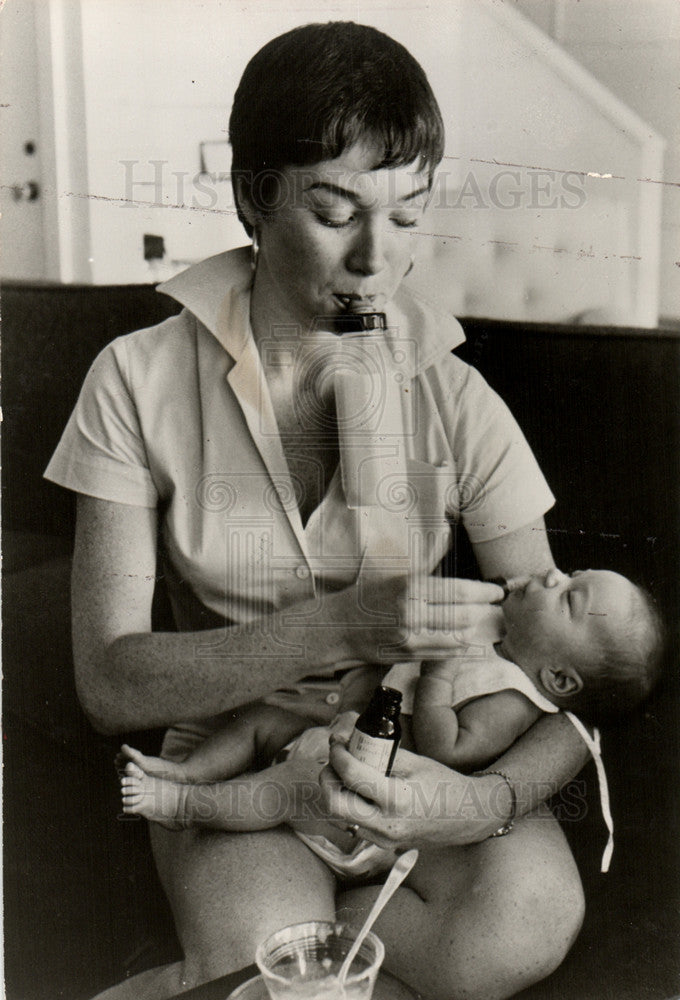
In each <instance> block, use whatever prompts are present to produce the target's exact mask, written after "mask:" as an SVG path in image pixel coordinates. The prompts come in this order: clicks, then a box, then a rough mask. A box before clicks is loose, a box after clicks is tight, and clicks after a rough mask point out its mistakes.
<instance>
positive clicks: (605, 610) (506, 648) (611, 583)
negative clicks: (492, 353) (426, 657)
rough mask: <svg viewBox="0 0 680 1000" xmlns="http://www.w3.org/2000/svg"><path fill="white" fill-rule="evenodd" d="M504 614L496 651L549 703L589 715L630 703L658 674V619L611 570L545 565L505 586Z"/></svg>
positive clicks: (594, 716) (637, 699)
mask: <svg viewBox="0 0 680 1000" xmlns="http://www.w3.org/2000/svg"><path fill="white" fill-rule="evenodd" d="M503 613H504V617H505V625H506V630H507V634H506V636H505V638H504V639H503V642H502V650H503V653H504V654H505V655H506V656H507V657H508V658H509V659H511V660H513V661H514V662H515V663H516V664H517V665H518V666H519V667H521V668H522V670H524V672H525V673H526V674H528V675H529V676H530V677H531V679H532V680H533V682H534V684H535V685H536V687H537V688H538V689H539V690H540V691H541V692H542V693H543V694H544V695H545V696H546V697H547V698H548V699H549V700H550V701H551V702H552V703H553V704H554V705H557V706H558V707H559V708H567V709H570V710H572V711H574V712H577V713H578V714H579V715H582V716H583V717H584V718H585V719H587V720H589V721H597V720H602V719H603V718H606V717H608V716H613V715H616V714H619V713H623V712H626V711H628V710H629V709H631V708H633V707H634V706H635V705H636V704H637V703H638V702H640V701H641V700H642V699H643V698H644V697H646V695H647V694H649V692H650V690H651V689H652V687H653V685H654V682H655V681H656V679H657V677H658V674H659V670H660V665H661V656H662V647H663V627H662V624H661V619H660V617H659V614H658V612H657V611H656V609H655V607H654V605H653V603H652V600H651V598H650V597H649V596H648V595H647V594H646V593H645V591H644V590H641V589H640V588H639V587H636V586H635V584H633V583H631V581H630V580H627V579H626V577H624V576H620V575H619V574H618V573H613V572H611V571H609V570H592V569H588V570H581V571H579V572H576V573H572V574H571V576H566V575H565V574H564V573H561V572H560V571H559V570H551V571H550V572H549V573H547V574H542V575H540V576H534V577H532V578H531V579H530V580H529V582H528V583H526V584H523V585H522V586H520V587H518V588H516V589H514V590H511V591H510V593H509V595H508V597H507V598H506V600H505V601H504V602H503Z"/></svg>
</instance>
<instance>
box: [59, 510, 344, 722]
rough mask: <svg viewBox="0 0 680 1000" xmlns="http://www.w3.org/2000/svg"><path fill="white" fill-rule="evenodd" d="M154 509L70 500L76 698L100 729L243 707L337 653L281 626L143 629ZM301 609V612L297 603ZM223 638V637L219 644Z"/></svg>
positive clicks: (317, 636) (314, 633) (314, 636)
mask: <svg viewBox="0 0 680 1000" xmlns="http://www.w3.org/2000/svg"><path fill="white" fill-rule="evenodd" d="M156 530H157V514H156V511H155V510H149V509H145V508H139V507H130V506H127V505H125V504H119V503H111V502H109V501H104V500H97V499H94V498H92V497H79V498H78V519H77V531H76V545H75V552H74V562H73V577H72V604H73V609H72V615H73V648H74V660H75V669H76V682H77V687H78V694H79V696H80V699H81V702H82V704H83V707H84V709H85V711H86V712H87V714H88V716H89V717H90V719H91V721H92V723H93V725H95V726H96V728H98V729H99V730H101V731H103V732H119V731H125V730H131V729H141V728H152V727H156V726H166V725H169V724H170V723H172V722H174V721H178V720H180V719H185V720H186V719H192V718H197V719H200V718H206V717H208V716H212V715H216V714H217V713H219V712H222V711H225V710H227V709H229V708H232V707H234V706H236V705H242V704H245V703H246V702H248V701H251V700H253V699H254V698H258V697H260V696H262V695H264V694H265V693H267V692H269V691H271V690H272V689H273V688H274V687H276V686H283V685H285V684H290V683H292V682H295V681H296V680H298V679H299V678H300V677H301V676H303V675H304V674H305V673H307V672H308V670H309V664H310V663H313V664H314V666H315V667H316V668H317V669H323V667H324V666H326V665H328V666H331V665H333V664H334V662H335V659H336V658H337V659H340V658H341V652H340V649H339V648H336V646H335V644H334V642H333V638H334V637H333V636H332V635H329V630H326V629H322V630H318V629H311V630H309V631H308V632H307V633H305V634H304V635H303V631H304V626H303V625H301V624H298V625H297V626H290V625H289V626H286V628H285V632H286V641H287V642H289V643H293V644H295V645H294V647H293V651H292V652H291V651H290V648H289V649H286V648H285V647H283V646H282V644H281V642H280V640H279V641H277V637H276V636H277V632H278V635H281V631H282V629H281V628H279V627H278V626H280V625H281V623H280V622H277V621H276V617H277V616H275V615H272V616H270V617H269V618H268V619H267V620H265V621H262V622H260V623H258V625H257V626H255V627H251V628H240V627H229V628H224V629H222V628H217V629H209V630H206V631H202V632H166V633H164V632H157V633H152V632H151V602H152V598H153V590H154V583H155V574H156ZM301 610H302V609H301ZM221 640H222V641H221Z"/></svg>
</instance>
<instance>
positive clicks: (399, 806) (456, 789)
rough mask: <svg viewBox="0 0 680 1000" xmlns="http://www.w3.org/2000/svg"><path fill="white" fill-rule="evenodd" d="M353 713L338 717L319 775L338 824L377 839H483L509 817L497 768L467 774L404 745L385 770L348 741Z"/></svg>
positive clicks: (402, 842) (385, 843)
mask: <svg viewBox="0 0 680 1000" xmlns="http://www.w3.org/2000/svg"><path fill="white" fill-rule="evenodd" d="M356 718H357V716H356V713H354V712H346V713H344V714H343V715H342V716H340V718H339V719H338V721H337V723H336V725H335V726H334V731H333V735H332V737H331V751H330V764H329V765H328V766H327V767H325V768H324V770H323V771H322V772H321V775H320V776H319V783H320V785H321V789H322V799H323V801H324V804H325V807H326V808H327V810H328V813H329V814H330V815H331V816H333V818H334V821H335V822H336V823H337V824H338V825H339V826H344V827H346V826H349V825H352V824H356V825H358V827H359V830H358V834H357V835H358V836H360V837H364V838H365V839H366V840H371V841H373V842H374V843H376V844H379V845H380V846H381V847H386V848H394V847H414V846H415V847H427V846H430V847H434V846H437V845H449V846H453V845H458V844H470V843H475V842H477V841H481V840H485V839H486V838H487V837H488V836H489V835H490V834H491V833H493V832H494V831H495V830H497V829H498V828H499V827H501V826H502V825H503V824H504V823H505V821H506V820H507V819H508V817H509V815H510V813H511V810H512V801H511V799H510V793H509V791H508V789H507V785H506V783H505V782H504V781H503V779H502V778H499V777H498V776H497V775H488V776H486V775H485V776H480V777H475V778H473V777H470V776H468V775H463V774H459V773H458V772H457V771H452V770H450V769H449V768H448V767H445V766H444V765H443V764H439V763H438V762H437V761H434V760H431V759H430V758H428V757H421V756H419V755H418V754H414V753H409V752H408V751H407V750H399V751H398V752H397V756H396V759H395V763H394V766H393V768H392V774H391V775H390V777H389V778H386V777H384V776H383V775H381V774H379V773H378V772H377V771H375V770H374V769H373V768H371V767H368V766H367V765H365V764H362V763H361V762H360V761H358V760H356V758H355V757H353V756H352V755H351V754H350V753H349V751H348V750H347V747H346V742H347V739H348V737H349V734H350V732H351V730H352V727H353V725H354V721H355V719H356Z"/></svg>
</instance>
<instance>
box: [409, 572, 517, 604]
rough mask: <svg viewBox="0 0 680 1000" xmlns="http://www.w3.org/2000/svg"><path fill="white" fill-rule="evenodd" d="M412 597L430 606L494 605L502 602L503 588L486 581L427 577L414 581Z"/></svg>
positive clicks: (450, 577)
mask: <svg viewBox="0 0 680 1000" xmlns="http://www.w3.org/2000/svg"><path fill="white" fill-rule="evenodd" d="M411 591H412V596H413V597H415V598H416V599H421V600H425V601H427V603H428V604H493V603H495V602H497V601H502V600H503V597H504V592H503V588H502V587H500V586H499V585H498V584H497V583H488V582H487V581H485V580H462V579H459V578H458V577H452V576H449V577H447V576H427V577H423V578H420V579H419V580H417V581H414V583H413V585H412V588H411Z"/></svg>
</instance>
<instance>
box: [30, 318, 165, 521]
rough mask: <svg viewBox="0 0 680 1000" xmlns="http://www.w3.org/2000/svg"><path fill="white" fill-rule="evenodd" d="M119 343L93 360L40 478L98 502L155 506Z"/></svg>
mask: <svg viewBox="0 0 680 1000" xmlns="http://www.w3.org/2000/svg"><path fill="white" fill-rule="evenodd" d="M125 342H126V338H125V337H120V338H118V339H117V340H115V341H113V342H112V343H111V344H109V345H108V346H107V347H105V348H104V350H103V351H102V352H101V354H100V355H99V356H98V357H97V358H96V360H95V362H94V364H93V365H92V367H91V369H90V371H89V372H88V374H87V377H86V379H85V382H84V384H83V387H82V389H81V392H80V396H79V398H78V402H77V403H76V406H75V409H74V410H73V413H72V414H71V417H70V419H69V421H68V423H67V425H66V429H65V430H64V433H63V435H62V437H61V440H60V442H59V444H58V445H57V449H56V451H55V452H54V455H53V456H52V458H51V460H50V463H49V465H48V466H47V469H46V470H45V478H46V479H49V480H51V481H52V482H54V483H58V484H59V485H60V486H65V487H66V488H67V489H70V490H74V491H75V492H77V493H84V494H87V495H88V496H93V497H97V498H98V499H101V500H113V501H116V502H118V503H125V504H130V505H131V506H135V507H155V506H156V505H157V503H158V493H157V490H156V487H155V485H154V482H153V479H152V476H151V473H150V471H149V467H148V461H147V455H146V448H145V446H144V442H143V440H142V434H141V431H140V426H139V418H138V415H137V408H136V406H135V402H134V398H133V394H132V392H131V389H130V384H131V383H130V378H129V372H128V370H127V369H128V363H127V352H126V343H125Z"/></svg>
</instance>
